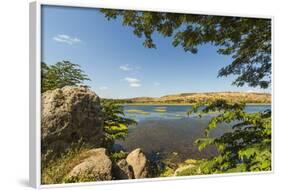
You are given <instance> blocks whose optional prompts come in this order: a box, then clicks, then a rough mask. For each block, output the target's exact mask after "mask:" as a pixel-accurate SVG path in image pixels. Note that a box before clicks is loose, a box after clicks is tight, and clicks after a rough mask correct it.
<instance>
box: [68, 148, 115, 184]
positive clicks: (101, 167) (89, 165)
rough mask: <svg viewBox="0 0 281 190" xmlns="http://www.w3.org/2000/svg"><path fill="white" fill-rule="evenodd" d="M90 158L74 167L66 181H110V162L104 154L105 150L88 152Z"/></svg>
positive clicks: (99, 149)
mask: <svg viewBox="0 0 281 190" xmlns="http://www.w3.org/2000/svg"><path fill="white" fill-rule="evenodd" d="M89 153H90V156H89V157H88V158H86V159H84V160H83V161H82V162H81V163H80V164H78V165H76V166H75V167H74V168H73V169H72V170H71V171H70V172H69V174H68V175H67V176H66V181H67V180H70V181H71V179H79V180H80V181H102V180H111V179H112V174H111V173H112V162H111V160H110V159H109V157H108V156H107V154H106V149H104V148H98V149H91V150H90V151H89Z"/></svg>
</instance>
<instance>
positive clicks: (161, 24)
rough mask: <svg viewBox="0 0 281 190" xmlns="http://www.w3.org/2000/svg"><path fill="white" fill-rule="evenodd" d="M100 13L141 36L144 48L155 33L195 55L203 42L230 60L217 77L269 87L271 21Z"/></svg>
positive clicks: (126, 11) (183, 15)
mask: <svg viewBox="0 0 281 190" xmlns="http://www.w3.org/2000/svg"><path fill="white" fill-rule="evenodd" d="M101 12H102V13H103V14H104V15H105V17H106V18H107V19H108V20H110V19H116V18H118V17H119V18H121V19H122V22H123V25H124V26H129V27H132V28H133V32H134V34H135V35H136V36H137V37H139V38H142V37H144V42H143V45H144V46H145V47H147V48H156V44H155V42H154V41H153V34H154V33H155V32H157V33H158V34H160V35H162V36H164V37H172V38H173V41H172V44H173V46H175V47H177V46H181V47H182V48H183V49H184V51H186V52H191V53H197V51H198V47H199V46H201V45H203V44H206V43H211V44H213V45H215V46H217V47H218V53H220V54H223V55H230V56H232V58H233V61H232V63H230V64H229V65H227V66H225V67H223V68H222V69H220V70H219V72H218V77H223V76H228V75H231V74H233V75H237V78H236V80H235V81H234V82H233V84H234V85H237V86H243V85H245V84H247V85H249V86H251V87H261V88H268V87H269V85H270V83H271V20H270V19H258V18H242V17H226V16H223V17H222V16H210V15H192V14H178V13H162V12H144V11H132V10H110V9H101Z"/></svg>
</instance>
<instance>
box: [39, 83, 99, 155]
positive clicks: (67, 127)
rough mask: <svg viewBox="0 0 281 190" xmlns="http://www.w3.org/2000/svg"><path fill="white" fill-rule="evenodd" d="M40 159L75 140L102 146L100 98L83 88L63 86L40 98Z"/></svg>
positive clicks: (54, 153)
mask: <svg viewBox="0 0 281 190" xmlns="http://www.w3.org/2000/svg"><path fill="white" fill-rule="evenodd" d="M41 118H42V121H41V142H42V143H41V145H42V147H41V150H42V159H43V160H44V159H51V158H54V157H55V156H57V155H58V154H60V153H63V152H64V151H65V150H66V149H67V148H69V147H70V146H71V144H74V143H77V142H78V141H80V142H84V143H87V144H88V145H90V147H101V145H102V143H103V139H104V132H103V118H102V113H101V105H100V99H99V97H98V96H97V95H96V94H95V93H94V92H92V91H91V90H90V89H88V88H85V87H76V86H66V87H64V88H62V89H55V90H50V91H47V92H45V93H43V95H42V117H41Z"/></svg>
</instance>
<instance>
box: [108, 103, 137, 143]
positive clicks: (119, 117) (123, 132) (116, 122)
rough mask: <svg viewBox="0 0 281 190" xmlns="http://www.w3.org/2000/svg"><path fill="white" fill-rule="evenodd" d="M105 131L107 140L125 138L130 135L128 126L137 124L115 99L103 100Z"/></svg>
mask: <svg viewBox="0 0 281 190" xmlns="http://www.w3.org/2000/svg"><path fill="white" fill-rule="evenodd" d="M102 112H103V116H104V131H105V133H106V136H107V141H109V142H111V143H113V141H114V139H123V138H125V137H126V136H127V135H128V126H129V125H135V124H137V123H136V121H135V120H132V119H129V118H126V117H125V114H124V110H123V107H122V106H121V105H119V104H116V103H115V102H114V101H109V100H103V101H102Z"/></svg>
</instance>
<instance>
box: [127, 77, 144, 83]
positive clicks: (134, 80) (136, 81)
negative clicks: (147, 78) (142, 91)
mask: <svg viewBox="0 0 281 190" xmlns="http://www.w3.org/2000/svg"><path fill="white" fill-rule="evenodd" d="M124 80H125V81H127V82H128V83H138V82H140V80H139V79H136V78H131V77H126V78H124Z"/></svg>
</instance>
